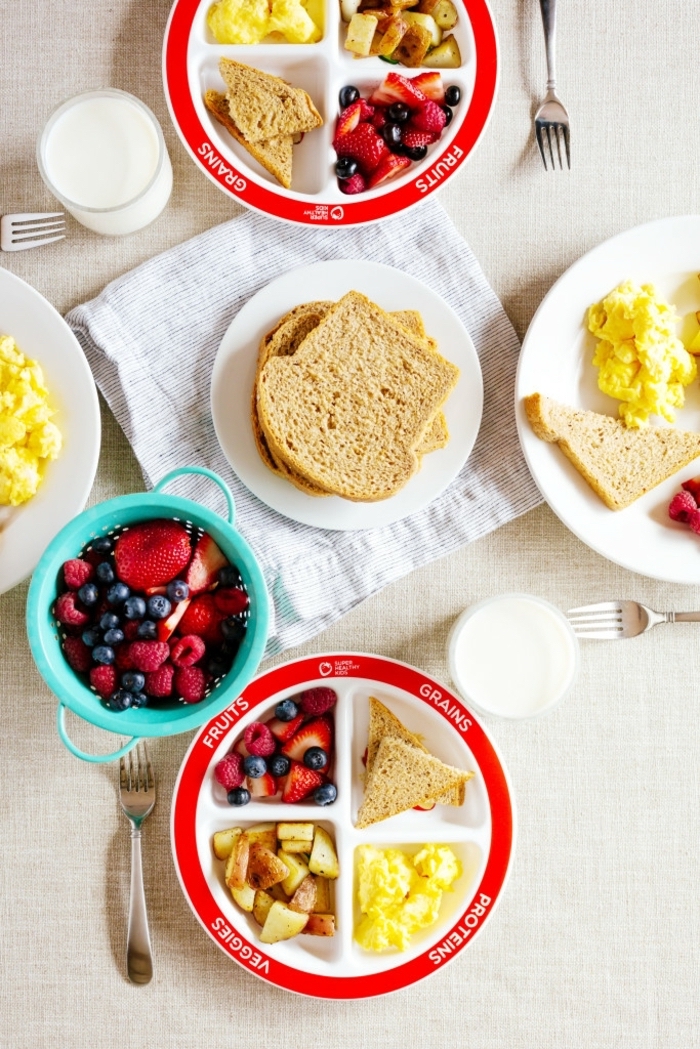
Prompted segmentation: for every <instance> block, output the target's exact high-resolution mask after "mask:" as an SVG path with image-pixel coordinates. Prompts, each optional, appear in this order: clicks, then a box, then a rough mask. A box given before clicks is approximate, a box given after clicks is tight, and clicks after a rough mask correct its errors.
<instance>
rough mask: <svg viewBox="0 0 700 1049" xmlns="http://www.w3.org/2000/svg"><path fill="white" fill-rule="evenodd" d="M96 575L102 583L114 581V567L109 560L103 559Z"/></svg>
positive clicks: (96, 570)
mask: <svg viewBox="0 0 700 1049" xmlns="http://www.w3.org/2000/svg"><path fill="white" fill-rule="evenodd" d="M95 575H96V576H97V578H98V579H99V581H100V582H101V583H113V582H114V569H113V568H112V566H111V564H110V563H109V561H103V562H102V563H101V564H99V565H98V566H97V568H96V569H95Z"/></svg>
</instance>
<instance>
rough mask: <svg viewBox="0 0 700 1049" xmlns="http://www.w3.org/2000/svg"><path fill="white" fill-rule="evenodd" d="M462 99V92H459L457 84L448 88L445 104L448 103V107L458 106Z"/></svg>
mask: <svg viewBox="0 0 700 1049" xmlns="http://www.w3.org/2000/svg"><path fill="white" fill-rule="evenodd" d="M461 97H462V92H461V91H460V90H459V88H458V87H457V85H456V84H453V85H452V87H448V89H447V91H446V92H445V102H447V105H448V106H458V105H459V100H460V99H461Z"/></svg>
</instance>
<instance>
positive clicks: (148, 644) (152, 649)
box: [129, 641, 170, 673]
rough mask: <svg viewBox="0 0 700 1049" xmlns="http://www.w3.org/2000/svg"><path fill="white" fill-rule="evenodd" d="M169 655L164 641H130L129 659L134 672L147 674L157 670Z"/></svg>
mask: <svg viewBox="0 0 700 1049" xmlns="http://www.w3.org/2000/svg"><path fill="white" fill-rule="evenodd" d="M169 655H170V648H169V647H168V645H167V644H166V642H165V641H132V643H131V644H130V645H129V657H130V659H131V661H132V663H133V664H134V668H135V669H136V670H142V671H143V672H144V673H148V672H149V671H151V670H157V669H158V667H159V666H160V665H161V663H164V662H165V660H166V659H167V658H168V656H169Z"/></svg>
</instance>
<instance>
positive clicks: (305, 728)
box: [282, 717, 333, 761]
mask: <svg viewBox="0 0 700 1049" xmlns="http://www.w3.org/2000/svg"><path fill="white" fill-rule="evenodd" d="M290 724H291V722H290ZM332 742H333V725H332V723H331V721H330V719H329V718H326V717H322V718H314V719H313V721H307V722H306V724H305V725H302V726H301V728H300V729H299V731H298V732H296V733H295V734H294V736H292V738H291V739H290V740H289V742H287V743H285V745H284V746H283V747H282V753H283V754H284V755H285V757H287V758H292V760H293V761H302V760H303V758H304V754H305V753H306V751H307V750H308V749H309V747H320V748H321V750H325V752H326V754H330V752H331V744H332Z"/></svg>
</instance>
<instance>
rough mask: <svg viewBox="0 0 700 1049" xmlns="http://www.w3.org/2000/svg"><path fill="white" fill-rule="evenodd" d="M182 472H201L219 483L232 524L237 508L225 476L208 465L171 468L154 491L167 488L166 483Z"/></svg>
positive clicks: (229, 520)
mask: <svg viewBox="0 0 700 1049" xmlns="http://www.w3.org/2000/svg"><path fill="white" fill-rule="evenodd" d="M182 474H201V475H202V477H208V478H209V480H210V481H213V482H214V484H217V485H218V486H219V488H220V489H221V491H222V492H223V493H224V499H225V500H226V505H227V507H228V523H229V524H230V525H232V524H233V522H234V519H235V517H236V508H235V506H234V504H233V496H232V495H231V492H230V490H229V487H228V485H227V484H226V482H225V481H224V480H223V478H221V477H219V475H218V474H215V473H214V471H213V470H207V468H206V466H178V468H177V469H176V470H171V471H170V473H169V474H166V475H165V477H161V479H160V481H159V482H158V484H157V485H155V486H154V488H153V491H154V492H160V491H162V489H163V488H165V487H166V485H169V484H170V482H171V481H174V480H175V478H176V477H181V476H182Z"/></svg>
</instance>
